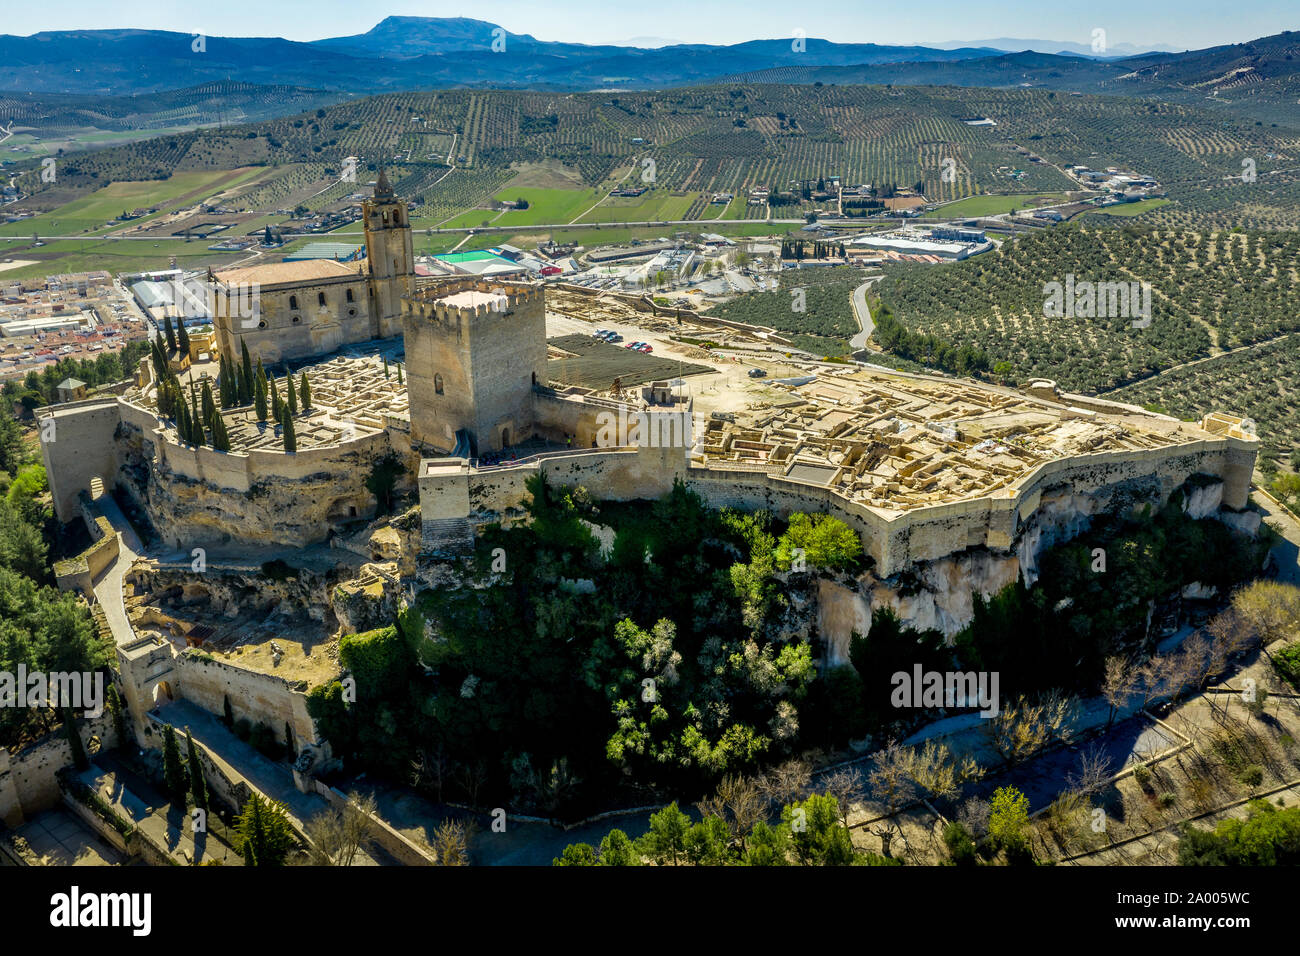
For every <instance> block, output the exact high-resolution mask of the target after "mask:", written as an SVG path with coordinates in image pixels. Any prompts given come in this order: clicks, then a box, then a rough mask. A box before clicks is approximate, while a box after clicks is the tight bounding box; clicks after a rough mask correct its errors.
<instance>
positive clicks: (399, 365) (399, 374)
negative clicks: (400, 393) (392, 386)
mask: <svg viewBox="0 0 1300 956" xmlns="http://www.w3.org/2000/svg"><path fill="white" fill-rule="evenodd" d="M397 384H398V385H401V384H402V363H401V362H398V363H397Z"/></svg>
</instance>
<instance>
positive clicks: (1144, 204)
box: [1084, 199, 1169, 219]
mask: <svg viewBox="0 0 1300 956" xmlns="http://www.w3.org/2000/svg"><path fill="white" fill-rule="evenodd" d="M1167 205H1169V200H1168V199H1142V200H1139V201H1138V202H1129V203H1122V204H1120V205H1118V206H1107V207H1106V208H1105V209H1098V210H1096V211H1090V212H1086V213H1084V215H1085V216H1120V217H1122V218H1125V219H1131V218H1133V217H1134V216H1140V215H1142V214H1143V213H1147V212H1151V211H1152V210H1153V209H1159V208H1160V207H1161V206H1167Z"/></svg>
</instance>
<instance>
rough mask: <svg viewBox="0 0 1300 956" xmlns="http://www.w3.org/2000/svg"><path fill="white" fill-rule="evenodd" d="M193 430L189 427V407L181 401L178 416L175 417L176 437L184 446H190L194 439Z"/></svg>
mask: <svg viewBox="0 0 1300 956" xmlns="http://www.w3.org/2000/svg"><path fill="white" fill-rule="evenodd" d="M192 433H193V429H192V428H191V427H190V407H189V406H188V405H186V404H185V403H184V402H183V401H182V402H181V403H180V414H179V415H177V416H176V437H177V438H179V439H180V440H181V441H182V442H183V443H184V444H187V445H192V444H193V443H194V438H193V436H192Z"/></svg>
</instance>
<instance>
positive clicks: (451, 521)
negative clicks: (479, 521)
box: [420, 518, 474, 553]
mask: <svg viewBox="0 0 1300 956" xmlns="http://www.w3.org/2000/svg"><path fill="white" fill-rule="evenodd" d="M420 543H421V545H422V547H423V550H425V551H447V552H453V553H456V552H465V551H472V550H473V549H474V529H473V528H472V527H470V523H469V519H468V518H433V519H428V518H426V519H425V520H424V522H423V523H422V525H421V528H420Z"/></svg>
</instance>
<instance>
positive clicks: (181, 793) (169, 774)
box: [163, 724, 189, 807]
mask: <svg viewBox="0 0 1300 956" xmlns="http://www.w3.org/2000/svg"><path fill="white" fill-rule="evenodd" d="M163 783H164V784H165V786H166V788H167V793H168V795H169V796H170V797H171V798H172V802H173V803H178V804H180V805H181V807H184V806H185V805H186V804H185V795H186V793H187V792H188V791H189V781H188V779H187V778H186V776H185V768H184V767H183V766H181V752H180V749H179V748H178V747H177V746H176V732H175V731H174V730H172V727H171V724H164V725H163Z"/></svg>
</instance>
